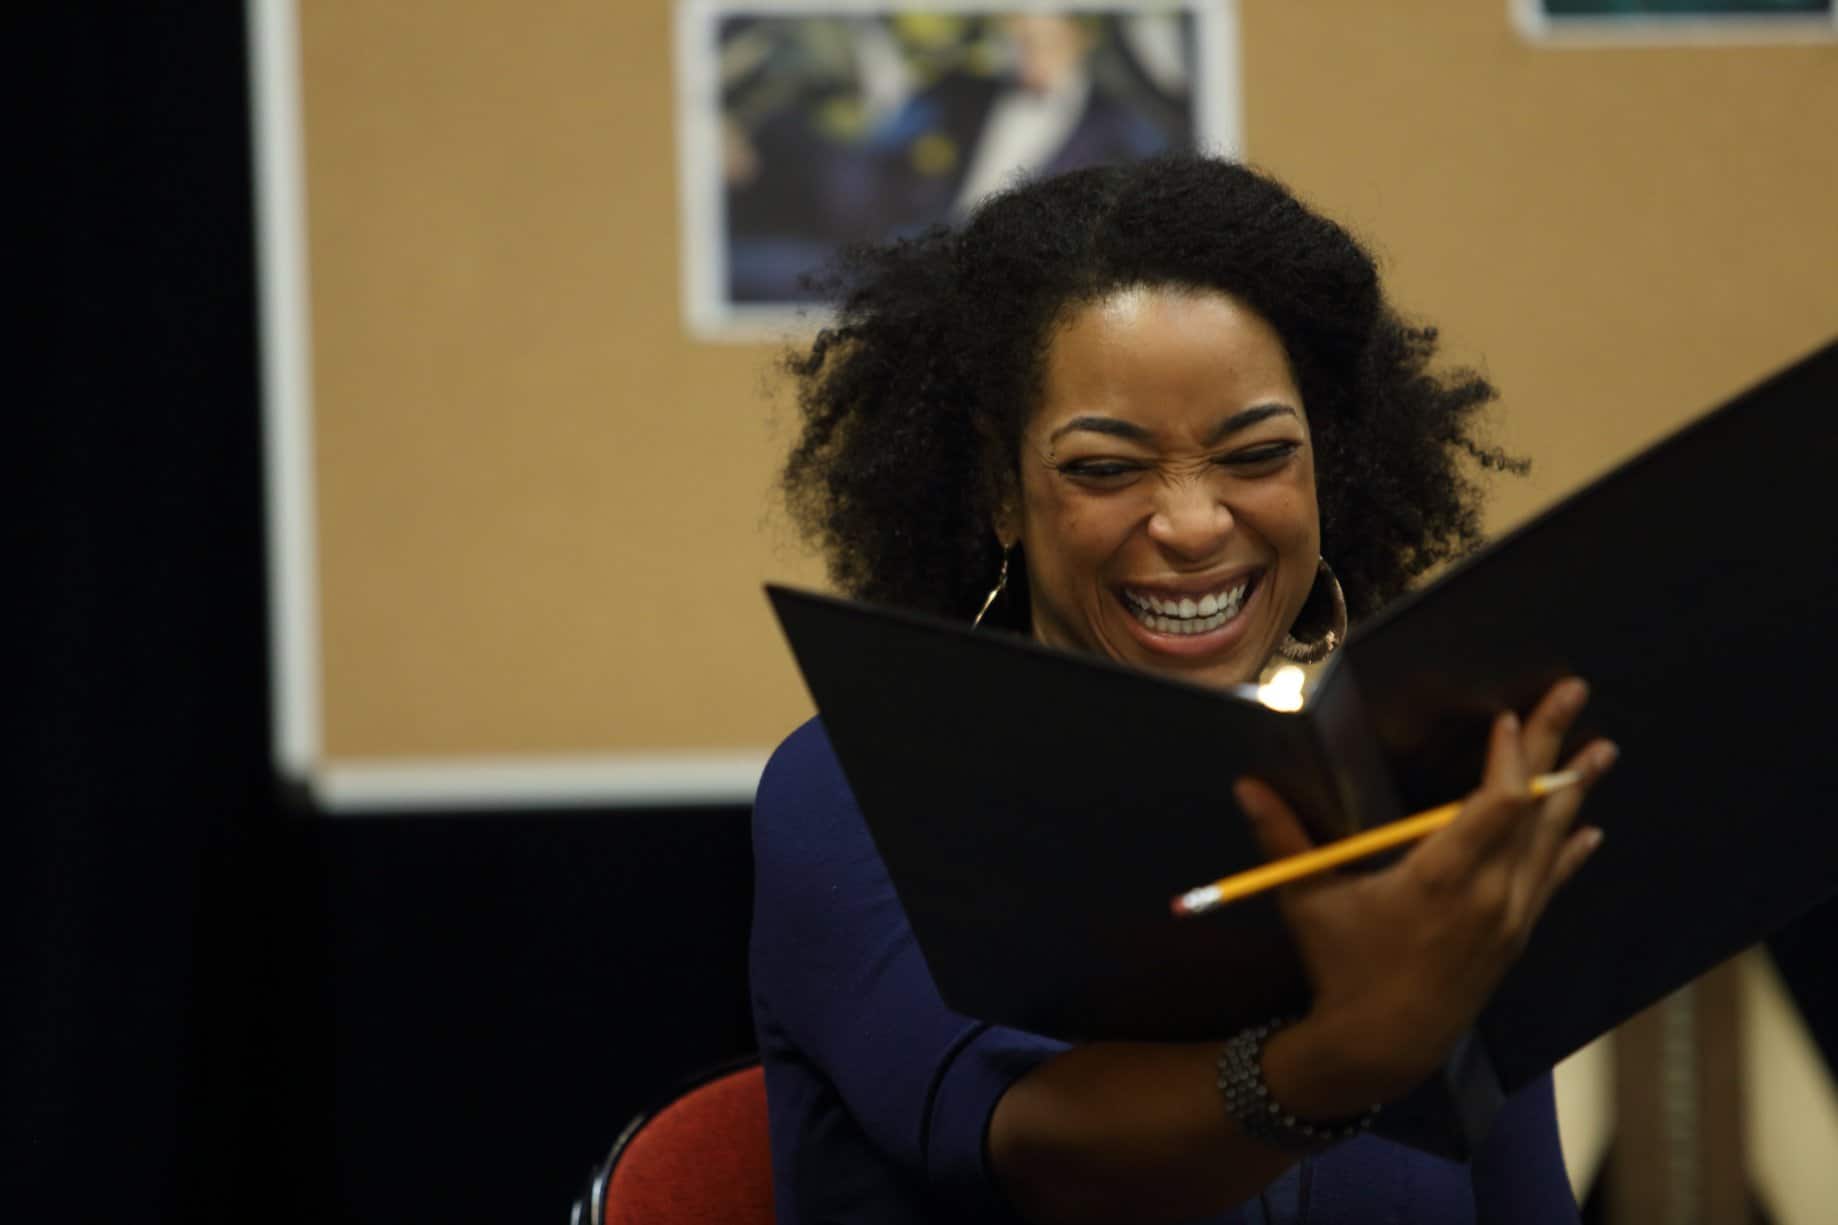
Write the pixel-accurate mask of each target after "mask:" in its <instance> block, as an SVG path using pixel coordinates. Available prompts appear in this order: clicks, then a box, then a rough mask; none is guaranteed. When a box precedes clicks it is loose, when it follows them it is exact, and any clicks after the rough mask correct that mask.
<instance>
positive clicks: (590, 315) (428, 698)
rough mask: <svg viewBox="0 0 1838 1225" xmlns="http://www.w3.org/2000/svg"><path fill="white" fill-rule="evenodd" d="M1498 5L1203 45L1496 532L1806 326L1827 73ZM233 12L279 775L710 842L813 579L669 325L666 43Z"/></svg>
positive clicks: (1785, 59) (672, 152) (797, 705)
mask: <svg viewBox="0 0 1838 1225" xmlns="http://www.w3.org/2000/svg"><path fill="white" fill-rule="evenodd" d="M1510 8H1511V6H1509V5H1508V4H1507V3H1506V2H1505V0H1500V2H1498V3H1494V4H1474V3H1471V2H1470V0H1418V2H1415V3H1410V4H1387V5H1373V4H1369V3H1363V2H1361V0H1313V2H1311V3H1309V4H1294V3H1289V2H1286V0H1243V2H1242V3H1240V4H1239V5H1238V6H1237V40H1238V42H1237V48H1236V54H1237V56H1238V57H1239V69H1240V71H1241V73H1242V77H1241V85H1240V88H1241V90H1242V97H1241V99H1240V104H1241V115H1242V131H1243V140H1244V149H1245V153H1246V155H1247V156H1248V157H1249V159H1250V160H1252V161H1253V162H1255V163H1257V164H1259V165H1261V166H1262V167H1264V168H1266V169H1268V170H1270V171H1273V172H1275V173H1276V174H1277V175H1279V176H1280V177H1282V178H1283V179H1285V180H1286V181H1287V182H1289V183H1290V184H1291V185H1292V186H1293V187H1294V188H1296V189H1297V190H1298V191H1299V192H1300V193H1301V194H1303V195H1304V196H1305V197H1306V198H1308V199H1310V200H1311V201H1313V202H1314V203H1315V204H1317V205H1318V206H1320V207H1321V208H1322V209H1324V210H1325V211H1327V212H1329V213H1330V214H1331V215H1334V216H1336V217H1338V218H1340V219H1342V220H1344V221H1345V222H1347V223H1348V224H1350V225H1351V227H1352V228H1353V229H1354V230H1355V231H1356V232H1358V233H1360V234H1361V235H1362V236H1363V237H1365V238H1366V239H1368V240H1369V241H1370V242H1371V244H1372V245H1373V246H1374V247H1375V248H1376V249H1377V250H1378V252H1379V253H1380V254H1381V256H1382V258H1383V261H1384V264H1385V267H1386V269H1387V271H1388V275H1389V277H1390V283H1391V287H1392V290H1393V293H1394V295H1395V297H1396V298H1397V300H1398V301H1400V302H1401V303H1402V304H1403V305H1404V306H1405V307H1406V308H1407V309H1408V310H1409V311H1411V312H1413V313H1415V314H1419V315H1421V316H1423V317H1424V318H1427V319H1430V320H1433V321H1435V322H1438V323H1440V324H1441V325H1443V328H1444V335H1445V338H1446V341H1447V345H1448V351H1449V353H1450V355H1451V356H1452V357H1453V358H1454V359H1456V360H1458V361H1462V362H1466V363H1471V364H1477V365H1480V366H1482V367H1483V368H1484V369H1485V370H1486V371H1487V372H1488V373H1489V374H1490V375H1491V376H1492V377H1493V379H1494V380H1495V381H1496V382H1497V383H1498V385H1499V386H1500V387H1501V388H1502V390H1503V393H1504V400H1503V408H1502V411H1501V412H1500V414H1499V415H1498V418H1497V420H1498V428H1497V431H1496V432H1497V436H1498V440H1499V441H1501V442H1503V443H1504V444H1506V445H1507V446H1509V447H1511V448H1513V449H1516V450H1518V451H1520V452H1522V453H1525V454H1528V455H1530V456H1531V457H1532V459H1533V461H1534V472H1533V475H1532V476H1531V477H1529V478H1527V479H1524V480H1517V481H1508V482H1506V483H1504V484H1503V485H1501V486H1500V487H1499V492H1498V496H1497V498H1496V501H1495V504H1494V510H1493V517H1492V526H1493V527H1495V528H1503V527H1506V526H1510V525H1511V524H1513V523H1515V522H1517V521H1518V520H1520V519H1521V518H1523V517H1524V516H1526V515H1527V514H1529V513H1531V512H1533V511H1535V510H1536V509H1537V508H1539V507H1540V506H1542V505H1544V504H1546V503H1547V502H1548V501H1550V500H1551V499H1553V498H1556V497H1558V496H1560V495H1561V494H1563V493H1565V492H1566V491H1568V490H1569V489H1572V488H1574V487H1575V486H1576V485H1577V484H1578V483H1579V482H1581V481H1583V480H1585V479H1587V478H1588V477H1589V476H1591V475H1592V474H1594V473H1596V472H1598V471H1600V470H1602V469H1603V468H1605V467H1607V466H1608V465H1610V464H1611V463H1613V462H1614V461H1616V460H1617V459H1619V458H1622V457H1624V456H1625V455H1626V454H1628V453H1629V452H1631V451H1632V450H1634V449H1637V448H1638V447H1640V446H1642V445H1644V444H1646V443H1648V442H1650V441H1652V440H1653V439H1655V438H1656V437H1658V436H1659V435H1661V434H1662V433H1664V432H1665V431H1667V430H1669V429H1671V428H1672V427H1674V426H1675V425H1676V424H1678V423H1679V422H1680V421H1682V420H1684V419H1685V418H1687V417H1689V416H1691V415H1693V414H1695V413H1696V412H1698V411H1700V410H1702V409H1704V408H1707V407H1709V406H1711V405H1712V404H1713V403H1715V402H1716V401H1717V400H1718V399H1719V398H1721V397H1723V396H1725V395H1727V394H1728V393H1730V392H1732V391H1734V390H1736V389H1738V388H1740V387H1742V386H1743V385H1745V384H1747V383H1749V382H1751V381H1753V380H1754V379H1756V378H1758V377H1759V376H1761V375H1762V374H1764V373H1766V372H1768V371H1769V370H1771V369H1773V368H1774V367H1776V366H1778V365H1781V364H1783V363H1785V362H1787V361H1789V360H1791V359H1792V358H1794V357H1796V356H1798V355H1799V354H1801V353H1803V352H1805V351H1807V350H1808V349H1810V348H1812V347H1813V346H1814V345H1815V344H1817V343H1819V342H1820V341H1822V340H1824V339H1825V338H1827V337H1829V336H1830V335H1831V334H1832V332H1833V331H1834V330H1835V329H1838V277H1834V276H1833V270H1834V269H1838V227H1835V226H1834V224H1833V223H1834V213H1833V206H1832V201H1834V200H1838V141H1834V140H1833V139H1832V118H1831V117H1832V116H1833V115H1834V114H1838V45H1834V44H1833V43H1832V42H1830V41H1829V40H1824V41H1821V40H1816V39H1811V40H1809V39H1805V38H1792V39H1784V40H1782V41H1780V42H1778V43H1767V42H1758V41H1755V40H1744V41H1741V42H1737V43H1732V44H1730V45H1718V44H1714V43H1711V44H1705V43H1693V44H1691V45H1686V46H1657V47H1655V46H1625V47H1623V46H1596V45H1558V44H1548V43H1543V42H1539V41H1537V40H1535V39H1532V38H1529V37H1527V36H1526V35H1525V34H1524V33H1523V32H1522V31H1521V30H1520V29H1519V28H1518V27H1517V25H1516V24H1515V21H1514V20H1513V16H1512V13H1511V11H1510ZM252 12H253V13H254V14H255V17H256V20H255V22H254V25H255V31H254V37H255V39H256V41H257V44H258V45H257V54H256V57H255V58H256V62H257V66H258V72H257V81H256V91H257V115H258V150H257V154H258V162H259V165H260V166H261V172H260V181H259V184H258V188H259V191H258V198H259V200H260V206H261V207H260V211H261V219H260V224H261V230H262V234H263V243H264V246H263V262H262V266H263V276H264V300H265V302H266V304H267V305H266V308H265V318H264V329H265V337H266V346H265V360H266V361H267V363H268V366H267V386H268V393H267V394H268V401H269V410H270V413H271V429H270V442H271V448H272V450H271V462H270V473H271V478H272V479H271V497H272V502H273V506H274V516H275V522H276V526H275V533H276V536H275V538H276V540H277V547H276V550H275V554H276V579H275V591H276V593H277V595H276V606H277V612H276V615H277V635H276V641H277V656H276V659H277V676H278V679H279V683H278V686H277V687H278V689H279V690H280V691H281V692H280V701H281V703H282V710H281V718H280V724H281V731H280V733H279V735H280V743H279V745H278V752H279V755H280V757H281V760H282V763H283V765H284V767H285V768H286V769H287V770H288V771H289V772H290V773H292V774H295V775H296V776H300V777H303V778H305V779H306V780H307V781H308V782H310V783H312V784H313V785H314V786H315V788H316V789H317V790H318V792H319V794H320V795H321V798H322V799H324V800H326V801H327V803H328V805H329V806H330V807H332V808H334V809H337V808H339V807H340V806H341V805H344V806H348V807H354V808H366V809H375V808H377V807H379V806H384V807H387V806H389V805H391V804H395V805H401V804H414V803H420V802H427V803H438V804H441V805H444V806H450V805H451V804H453V803H456V802H464V801H465V800H466V798H467V797H473V798H475V799H478V800H479V802H488V801H489V802H497V801H498V800H501V799H503V798H504V797H511V798H515V797H516V796H519V795H527V796H531V797H537V798H543V797H546V798H547V799H562V800H565V799H567V798H568V797H570V796H575V797H591V798H594V799H595V800H596V802H606V801H608V800H609V799H612V800H617V799H618V798H619V797H626V798H628V799H629V800H630V801H631V802H635V803H638V802H642V803H655V802H665V801H669V800H673V799H674V800H711V799H714V800H728V801H737V802H744V800H745V799H746V798H748V797H749V796H750V793H751V786H752V780H753V778H754V777H755V776H756V774H757V770H758V766H759V763H760V762H761V761H763V759H764V755H765V753H766V752H767V751H768V750H769V748H770V746H771V745H773V744H774V743H776V742H777V741H778V739H780V738H781V737H782V736H783V735H784V734H785V733H786V732H787V731H789V730H790V729H791V728H792V727H793V726H795V725H796V724H797V723H798V722H799V721H801V720H802V719H804V718H806V717H807V716H808V714H809V713H810V706H809V700H808V698H807V697H806V695H805V694H804V692H803V690H802V687H801V685H800V683H799V681H798V679H797V676H796V674H795V671H794V670H793V667H792V664H791V661H790V658H789V656H788V654H787V653H786V651H785V649H784V648H783V646H782V644H781V642H780V641H779V639H778V636H777V632H776V629H775V627H774V625H773V623H772V621H771V618H770V616H769V614H768V612H767V608H766V604H765V602H764V599H763V598H762V596H761V594H760V584H761V583H762V582H763V581H765V580H768V579H774V580H784V581H791V582H796V583H802V584H806V585H818V584H820V583H821V570H820V567H819V566H818V565H817V564H816V563H815V562H814V561H813V560H811V559H809V558H807V557H804V556H803V555H802V554H801V553H800V552H799V551H798V549H797V548H796V546H795V544H794V542H793V541H792V540H791V538H790V535H789V530H788V529H787V528H786V527H785V526H784V524H783V523H782V521H781V520H779V519H778V518H777V516H776V513H775V509H774V503H773V496H772V484H773V473H774V467H775V463H776V459H777V457H778V455H779V454H780V453H781V452H782V450H783V449H784V447H785V446H786V445H787V442H788V438H789V414H790V410H789V406H788V403H787V396H786V395H785V394H784V389H783V387H782V386H781V385H779V384H777V382H776V380H775V379H774V378H773V377H772V373H771V371H772V365H773V362H774V358H775V354H776V353H777V352H778V351H779V349H778V347H777V346H776V345H775V344H774V343H771V342H769V341H768V342H758V341H755V342H751V343H731V342H730V343H718V342H713V341H705V340H698V339H694V338H692V336H691V335H690V333H689V331H688V329H687V328H686V327H685V325H684V322H683V320H684V312H683V309H682V299H681V285H682V277H681V270H682V255H683V253H682V246H681V244H682V242H683V201H682V200H681V199H680V193H679V190H678V178H677V173H676V171H677V161H676V159H677V149H678V145H677V133H676V131H675V118H674V117H675V115H676V114H677V98H676V95H675V90H676V88H677V80H676V77H675V73H674V70H673V66H672V65H673V54H674V49H673V29H674V22H673V9H672V6H671V5H670V4H669V3H667V2H666V0H637V2H634V3H626V4H605V3H592V4H590V3H581V2H579V0H557V2H555V3H551V4H545V5H540V6H534V7H532V6H527V5H516V4H512V3H510V2H509V0H438V2H435V0H404V2H402V3H396V4H389V5H375V4H364V3H358V2H356V0H299V2H298V3H297V4H295V3H288V2H286V0H263V2H259V3H257V4H256V5H255V6H254V8H253V9H252ZM290 304H291V305H290ZM1814 428H1831V426H1830V423H1829V422H1826V423H1816V425H1815V426H1814ZM1704 513H1706V514H1726V513H1740V508H1734V507H1723V506H1719V505H1717V503H1716V501H1715V491H1714V490H1707V491H1706V503H1705V507H1704ZM1680 526H1681V530H1689V525H1688V524H1681V525H1680ZM494 797H495V798H494Z"/></svg>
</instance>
